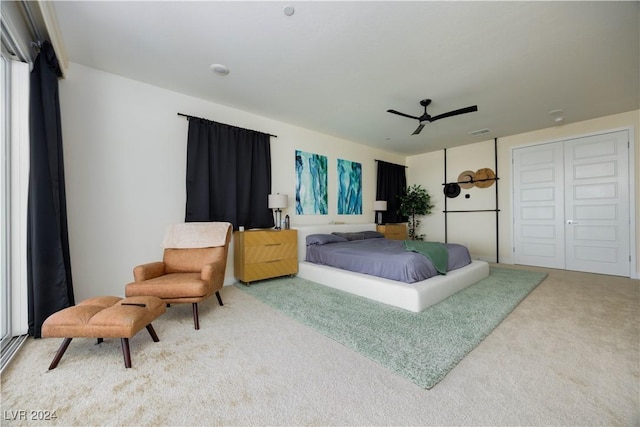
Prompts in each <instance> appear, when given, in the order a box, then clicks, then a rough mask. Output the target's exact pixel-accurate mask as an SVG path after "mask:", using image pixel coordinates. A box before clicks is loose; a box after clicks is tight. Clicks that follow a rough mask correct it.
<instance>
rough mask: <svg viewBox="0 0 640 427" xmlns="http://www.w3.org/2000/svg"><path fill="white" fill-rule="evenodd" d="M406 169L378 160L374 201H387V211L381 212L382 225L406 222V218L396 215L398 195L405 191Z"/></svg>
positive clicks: (398, 204)
mask: <svg viewBox="0 0 640 427" xmlns="http://www.w3.org/2000/svg"><path fill="white" fill-rule="evenodd" d="M405 171H406V167H405V166H402V165H395V164H393V163H387V162H383V161H381V160H378V179H377V185H376V200H386V201H387V211H386V212H382V223H383V224H384V223H391V224H393V223H396V222H406V221H407V217H403V216H401V215H399V214H398V209H400V200H399V199H398V196H399V195H403V194H404V193H405V191H406V189H407V176H406V173H405Z"/></svg>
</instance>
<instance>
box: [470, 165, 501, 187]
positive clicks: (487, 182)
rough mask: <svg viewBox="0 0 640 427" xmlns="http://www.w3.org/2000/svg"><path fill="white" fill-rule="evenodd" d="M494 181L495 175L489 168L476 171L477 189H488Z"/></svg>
mask: <svg viewBox="0 0 640 427" xmlns="http://www.w3.org/2000/svg"><path fill="white" fill-rule="evenodd" d="M495 180H496V174H495V173H494V172H493V171H492V170H491V169H489V168H482V169H478V170H477V171H476V177H475V182H474V183H475V185H476V187H478V188H488V187H491V186H492V185H493V183H494V182H495Z"/></svg>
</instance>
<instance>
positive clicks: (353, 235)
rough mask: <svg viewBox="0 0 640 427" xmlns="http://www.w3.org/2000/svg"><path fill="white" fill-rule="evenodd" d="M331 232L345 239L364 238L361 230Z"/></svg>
mask: <svg viewBox="0 0 640 427" xmlns="http://www.w3.org/2000/svg"><path fill="white" fill-rule="evenodd" d="M331 234H335V235H336V236H340V237H344V238H345V239H347V240H364V233H363V232H362V231H360V232H357V233H338V232H337V231H334V232H333V233H331Z"/></svg>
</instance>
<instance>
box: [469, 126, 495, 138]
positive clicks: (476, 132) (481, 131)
mask: <svg viewBox="0 0 640 427" xmlns="http://www.w3.org/2000/svg"><path fill="white" fill-rule="evenodd" d="M485 133H491V131H490V130H489V129H487V128H484V129H478V130H474V131H473V132H469V135H472V136H478V135H484V134H485Z"/></svg>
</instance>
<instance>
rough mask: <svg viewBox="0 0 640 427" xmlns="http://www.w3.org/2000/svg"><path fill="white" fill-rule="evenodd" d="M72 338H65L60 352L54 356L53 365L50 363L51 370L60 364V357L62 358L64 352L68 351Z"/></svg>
mask: <svg viewBox="0 0 640 427" xmlns="http://www.w3.org/2000/svg"><path fill="white" fill-rule="evenodd" d="M72 339H73V338H65V339H64V341H62V344H61V345H60V348H58V352H57V353H56V355H55V357H54V358H53V361H51V365H49V370H52V369H55V368H56V366H58V363H59V362H60V359H62V356H63V355H64V352H65V351H67V348H68V347H69V343H70V342H71V340H72Z"/></svg>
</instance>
